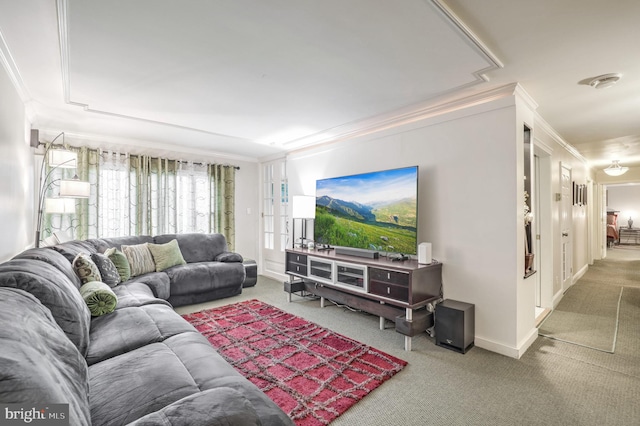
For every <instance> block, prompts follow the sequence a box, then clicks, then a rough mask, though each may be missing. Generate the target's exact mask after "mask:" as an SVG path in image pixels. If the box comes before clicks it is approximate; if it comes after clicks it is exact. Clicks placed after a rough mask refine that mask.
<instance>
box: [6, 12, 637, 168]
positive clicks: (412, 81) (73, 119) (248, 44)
mask: <svg viewBox="0 0 640 426" xmlns="http://www.w3.org/2000/svg"><path fill="white" fill-rule="evenodd" d="M456 16H457V18H456ZM638 17H640V2H638V1H635V0H634V1H631V0H629V1H625V0H616V1H609V2H603V1H602V0H563V1H557V0H537V1H534V2H531V1H515V0H512V1H504V0H483V1H481V2H479V1H477V0H446V1H433V0H403V1H401V2H391V1H388V0H348V1H344V0H324V1H313V0H297V1H292V0H271V1H268V2H265V1H256V0H235V1H220V0H182V1H180V2H177V1H174V0H136V1H133V2H132V1H126V0H119V1H103V0H102V1H97V0H90V1H89V0H58V1H55V0H21V1H15V0H0V35H1V36H2V40H0V59H4V60H3V61H2V62H3V63H4V65H5V67H7V68H8V69H9V71H10V74H11V75H12V76H13V78H14V82H15V84H16V86H18V88H19V91H20V93H21V96H22V98H23V100H25V102H26V104H27V111H28V113H29V115H30V118H31V119H32V121H33V127H34V128H39V129H41V132H43V133H44V134H51V135H54V134H56V133H57V132H59V131H65V132H66V134H67V135H75V136H77V137H83V138H88V139H92V140H94V141H98V142H101V143H110V144H125V145H130V146H141V147H144V148H147V149H148V148H149V147H151V148H154V149H160V150H162V149H166V150H182V151H184V152H192V153H211V154H212V155H213V154H215V155H218V156H227V157H229V158H240V159H246V160H252V161H254V160H255V159H258V158H263V157H266V156H270V155H275V154H278V153H280V152H283V151H287V150H291V149H295V148H298V147H301V146H305V145H309V144H313V143H319V142H323V141H328V140H332V139H335V138H339V137H342V136H345V135H349V134H354V133H357V132H361V131H363V130H365V129H369V128H371V126H373V125H375V124H376V123H381V122H385V123H392V122H394V120H396V121H398V120H401V119H402V118H403V117H406V116H409V115H411V114H412V113H413V112H415V111H418V110H420V109H423V108H426V107H427V106H429V105H434V103H436V102H439V101H442V100H444V99H451V98H453V97H460V96H467V95H471V94H474V93H479V92H483V91H487V90H491V89H494V88H497V87H501V86H504V85H506V84H511V83H515V82H518V83H520V84H521V85H522V87H523V88H524V89H525V90H526V91H527V92H528V93H529V94H530V95H531V96H532V97H533V99H534V100H535V101H536V102H537V103H538V104H539V108H538V112H539V113H540V115H541V116H542V117H543V118H544V119H545V120H546V121H547V122H548V123H549V124H550V125H551V126H552V127H553V128H554V129H555V130H556V131H557V132H558V133H559V134H560V135H561V136H562V138H564V140H565V141H567V142H568V143H570V144H572V145H573V146H575V147H576V148H577V149H578V150H579V151H580V152H581V153H582V154H583V155H584V157H585V158H587V159H588V160H589V161H590V162H592V163H593V164H594V165H605V164H606V163H609V162H610V160H611V159H613V158H614V157H615V158H617V159H620V160H621V162H622V164H623V165H633V164H637V165H640V120H638V113H637V111H638V110H639V109H640V61H639V60H638V54H637V53H638V48H637V47H636V44H637V40H638V39H639V37H638V35H639V34H638V33H639V32H640V30H638V29H637V28H638V25H637V22H636V21H637V18H638ZM612 72H619V73H622V74H623V79H622V80H621V81H620V83H619V84H618V85H616V86H614V87H611V88H608V89H603V90H594V89H593V88H591V87H589V86H587V85H585V84H580V81H584V80H585V79H588V78H590V77H595V76H597V75H600V74H605V73H612Z"/></svg>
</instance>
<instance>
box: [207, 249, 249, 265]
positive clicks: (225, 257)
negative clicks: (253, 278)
mask: <svg viewBox="0 0 640 426" xmlns="http://www.w3.org/2000/svg"><path fill="white" fill-rule="evenodd" d="M213 260H215V261H216V262H227V263H229V262H239V263H242V261H243V260H244V259H243V258H242V256H241V255H240V254H238V253H233V252H230V251H225V252H222V253H220V254H219V255H217V256H216V257H214V258H213Z"/></svg>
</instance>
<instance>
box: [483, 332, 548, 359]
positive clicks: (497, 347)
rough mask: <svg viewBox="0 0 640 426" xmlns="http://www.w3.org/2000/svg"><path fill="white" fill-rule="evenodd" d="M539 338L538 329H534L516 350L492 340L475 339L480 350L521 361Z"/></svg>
mask: <svg viewBox="0 0 640 426" xmlns="http://www.w3.org/2000/svg"><path fill="white" fill-rule="evenodd" d="M537 338H538V329H537V328H534V329H532V330H531V331H530V332H529V334H528V335H527V337H526V338H525V339H524V340H523V341H522V343H521V344H520V345H519V346H518V347H517V348H514V347H512V346H507V345H504V344H502V343H497V342H493V341H491V340H487V339H483V338H479V337H477V336H476V337H475V345H476V346H477V347H479V348H482V349H486V350H488V351H491V352H495V353H497V354H500V355H504V356H508V357H509V358H515V359H520V357H522V355H524V353H525V352H526V351H527V349H529V347H530V346H531V345H532V344H533V342H535V341H536V339H537Z"/></svg>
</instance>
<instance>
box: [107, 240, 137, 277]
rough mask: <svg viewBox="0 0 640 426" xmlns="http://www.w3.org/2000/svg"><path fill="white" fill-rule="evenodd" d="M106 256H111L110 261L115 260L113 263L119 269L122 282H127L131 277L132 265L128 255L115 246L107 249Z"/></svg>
mask: <svg viewBox="0 0 640 426" xmlns="http://www.w3.org/2000/svg"><path fill="white" fill-rule="evenodd" d="M104 254H105V256H107V257H108V258H109V260H110V261H112V262H113V265H114V266H115V267H116V269H117V270H118V275H120V282H125V281H127V280H128V279H129V278H131V267H130V266H129V261H128V260H127V257H126V256H125V255H124V253H122V252H121V251H120V250H118V249H117V248H115V247H112V248H110V249H106V250H105V251H104Z"/></svg>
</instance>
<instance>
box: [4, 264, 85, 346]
mask: <svg viewBox="0 0 640 426" xmlns="http://www.w3.org/2000/svg"><path fill="white" fill-rule="evenodd" d="M0 287H13V288H18V289H20V290H24V291H26V292H28V293H31V294H33V295H34V296H35V297H37V298H38V299H39V300H40V302H41V303H42V304H43V305H44V306H46V307H47V308H49V310H50V311H51V314H52V315H53V318H54V319H55V320H56V322H57V323H58V325H59V326H60V328H62V331H64V333H65V334H66V335H67V337H68V338H69V339H70V340H71V341H72V342H73V343H74V344H75V345H76V347H77V348H78V350H79V351H80V353H81V354H82V355H86V353H87V347H88V346H89V322H90V320H91V314H90V313H89V308H87V305H86V304H85V303H84V300H83V299H82V297H81V296H80V292H79V291H78V289H77V288H76V287H75V285H74V284H72V283H71V281H69V279H68V278H67V277H66V275H65V274H63V273H62V272H60V271H59V270H58V269H57V268H55V267H54V266H52V265H50V264H49V263H45V262H40V261H34V260H29V259H13V260H10V261H8V262H5V263H3V264H0Z"/></svg>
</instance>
